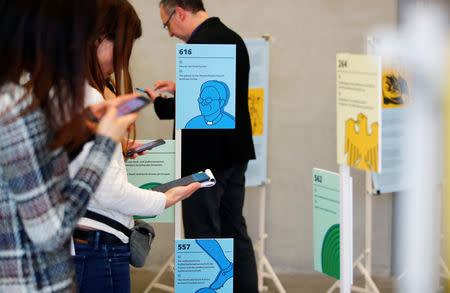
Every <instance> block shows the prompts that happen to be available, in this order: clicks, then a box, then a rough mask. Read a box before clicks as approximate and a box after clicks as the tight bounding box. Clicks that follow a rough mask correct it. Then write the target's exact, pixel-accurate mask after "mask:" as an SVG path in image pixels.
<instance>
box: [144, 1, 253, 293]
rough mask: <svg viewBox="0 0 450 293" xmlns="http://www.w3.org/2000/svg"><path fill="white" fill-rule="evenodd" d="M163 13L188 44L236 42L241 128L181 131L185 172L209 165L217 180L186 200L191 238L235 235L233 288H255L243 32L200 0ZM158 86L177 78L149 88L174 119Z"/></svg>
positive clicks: (161, 113) (249, 292)
mask: <svg viewBox="0 0 450 293" xmlns="http://www.w3.org/2000/svg"><path fill="white" fill-rule="evenodd" d="M160 15H161V20H162V22H163V26H164V28H165V29H167V30H168V32H169V35H170V36H171V37H173V36H175V37H177V38H179V39H181V40H183V41H184V42H186V43H188V44H235V45H236V117H235V121H236V128H235V129H215V130H195V129H185V130H183V131H182V163H181V166H182V175H183V176H186V175H189V174H191V173H194V172H198V171H200V170H204V169H207V168H209V169H211V170H212V172H213V174H214V176H215V178H216V180H217V183H216V185H215V186H214V187H212V188H203V189H200V190H198V191H197V192H196V194H194V195H193V196H191V197H190V198H189V199H187V200H184V201H183V223H184V231H185V236H186V238H233V239H234V264H233V266H234V267H233V268H231V269H232V270H234V292H245V293H256V292H258V284H257V274H256V263H255V254H254V251H253V245H252V242H251V239H250V237H249V235H248V233H247V225H246V222H245V218H244V217H243V215H242V209H243V205H244V196H245V171H246V169H247V164H248V161H249V160H251V159H255V151H254V147H253V140H252V129H251V124H250V114H249V111H248V75H249V71H250V62H249V56H248V52H247V48H246V47H245V44H244V41H243V40H242V38H241V37H240V36H239V35H238V34H236V33H235V32H234V31H232V30H230V29H229V28H228V27H226V26H225V25H224V24H223V23H222V22H221V21H220V19H219V18H217V17H210V16H209V15H208V14H207V13H206V11H205V9H204V7H203V3H202V1H201V0H161V2H160ZM156 90H158V91H160V92H169V93H172V94H174V95H175V83H173V82H170V81H157V82H156V84H155V87H154V89H153V90H151V89H147V91H148V92H149V94H150V96H151V97H152V100H153V102H154V105H155V111H156V114H157V115H158V117H159V118H160V119H174V118H175V99H174V98H164V97H161V96H157V95H156V94H155V92H154V91H156ZM223 273H224V274H228V273H230V271H229V270H228V271H227V272H223ZM217 283H218V282H215V283H214V284H217Z"/></svg>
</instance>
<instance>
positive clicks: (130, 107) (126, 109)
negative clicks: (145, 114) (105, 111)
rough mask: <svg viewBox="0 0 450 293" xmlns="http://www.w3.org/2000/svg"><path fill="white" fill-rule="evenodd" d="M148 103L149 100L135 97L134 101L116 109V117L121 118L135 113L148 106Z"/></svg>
mask: <svg viewBox="0 0 450 293" xmlns="http://www.w3.org/2000/svg"><path fill="white" fill-rule="evenodd" d="M149 103H150V100H149V99H147V98H144V97H137V98H135V99H132V100H129V101H127V102H125V103H123V104H122V105H120V106H119V107H117V111H118V113H117V116H118V117H120V116H123V115H126V114H129V113H132V112H136V111H137V110H139V109H141V108H142V107H144V106H146V105H148V104H149Z"/></svg>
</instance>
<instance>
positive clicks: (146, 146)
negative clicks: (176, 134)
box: [127, 139, 166, 157]
mask: <svg viewBox="0 0 450 293" xmlns="http://www.w3.org/2000/svg"><path fill="white" fill-rule="evenodd" d="M165 143H166V142H165V141H164V140H163V139H157V140H155V141H152V142H149V143H146V144H143V145H141V146H138V147H135V148H132V149H129V150H128V151H127V156H128V157H130V156H132V155H134V154H135V153H140V152H143V151H146V150H150V149H152V148H155V147H157V146H160V145H163V144H165Z"/></svg>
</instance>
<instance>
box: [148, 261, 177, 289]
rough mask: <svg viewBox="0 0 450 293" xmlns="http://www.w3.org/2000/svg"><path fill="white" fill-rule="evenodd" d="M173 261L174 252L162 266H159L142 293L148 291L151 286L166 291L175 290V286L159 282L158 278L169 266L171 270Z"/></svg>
mask: <svg viewBox="0 0 450 293" xmlns="http://www.w3.org/2000/svg"><path fill="white" fill-rule="evenodd" d="M174 261H175V254H172V255H171V256H170V258H169V260H168V261H167V262H166V263H165V264H164V266H163V267H162V268H161V270H160V271H159V272H158V274H157V275H156V277H155V278H154V279H153V281H152V282H151V283H150V285H148V287H147V288H146V289H145V291H144V293H148V292H150V290H152V289H153V288H158V289H161V290H164V291H167V292H175V288H174V287H172V286H168V285H165V284H162V283H159V282H158V281H159V279H160V278H161V276H162V275H163V274H164V273H165V272H166V271H167V269H168V268H170V269H171V270H172V272H173V268H174Z"/></svg>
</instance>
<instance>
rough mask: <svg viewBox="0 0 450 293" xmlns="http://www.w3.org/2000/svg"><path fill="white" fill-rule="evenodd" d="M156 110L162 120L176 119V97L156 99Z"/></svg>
mask: <svg viewBox="0 0 450 293" xmlns="http://www.w3.org/2000/svg"><path fill="white" fill-rule="evenodd" d="M154 104H155V112H156V115H158V118H159V119H161V120H168V119H175V98H163V97H158V98H156V99H155V102H154Z"/></svg>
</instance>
